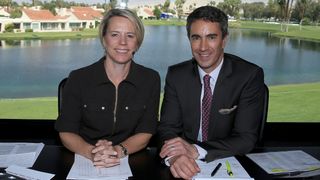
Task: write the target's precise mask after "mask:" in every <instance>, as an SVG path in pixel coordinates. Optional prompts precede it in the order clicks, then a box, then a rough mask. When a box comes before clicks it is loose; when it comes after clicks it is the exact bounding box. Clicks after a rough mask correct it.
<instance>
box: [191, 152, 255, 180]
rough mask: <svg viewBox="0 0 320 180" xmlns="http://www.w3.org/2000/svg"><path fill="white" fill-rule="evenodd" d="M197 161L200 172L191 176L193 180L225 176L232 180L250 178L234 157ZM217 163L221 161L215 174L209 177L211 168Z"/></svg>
mask: <svg viewBox="0 0 320 180" xmlns="http://www.w3.org/2000/svg"><path fill="white" fill-rule="evenodd" d="M226 162H229V164H230V167H231V170H232V173H233V176H229V174H228V173H227V167H226ZM197 163H198V165H199V167H200V169H201V172H200V173H198V174H197V175H196V176H194V177H193V179H195V180H196V179H202V180H203V179H226V178H232V179H234V180H236V179H237V180H242V179H243V180H244V179H252V178H251V177H250V176H249V174H248V173H247V172H246V170H245V169H244V168H243V167H242V165H241V164H240V162H239V161H238V160H237V159H236V158H235V157H228V158H223V159H218V160H215V161H212V162H209V163H206V162H203V161H197ZM219 163H221V164H222V166H221V167H220V168H219V170H218V171H217V172H216V174H215V175H214V176H213V177H211V172H212V170H213V169H214V168H215V167H216V166H217V165H218V164H219Z"/></svg>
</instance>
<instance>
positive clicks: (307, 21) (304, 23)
mask: <svg viewBox="0 0 320 180" xmlns="http://www.w3.org/2000/svg"><path fill="white" fill-rule="evenodd" d="M302 25H311V20H310V19H309V18H307V17H305V18H303V19H302Z"/></svg>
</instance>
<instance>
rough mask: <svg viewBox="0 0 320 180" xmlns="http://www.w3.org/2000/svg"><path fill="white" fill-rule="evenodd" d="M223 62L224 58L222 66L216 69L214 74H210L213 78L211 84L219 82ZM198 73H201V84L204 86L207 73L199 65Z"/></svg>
mask: <svg viewBox="0 0 320 180" xmlns="http://www.w3.org/2000/svg"><path fill="white" fill-rule="evenodd" d="M223 60H224V58H222V60H221V62H220V64H219V65H218V66H217V68H215V69H214V70H213V71H212V72H210V73H209V75H210V77H211V79H210V82H214V81H217V79H218V75H219V72H220V70H221V67H222V64H223ZM198 71H199V75H200V81H201V84H203V77H204V76H205V75H206V74H207V73H206V72H205V71H204V70H203V69H202V68H201V67H200V66H199V65H198Z"/></svg>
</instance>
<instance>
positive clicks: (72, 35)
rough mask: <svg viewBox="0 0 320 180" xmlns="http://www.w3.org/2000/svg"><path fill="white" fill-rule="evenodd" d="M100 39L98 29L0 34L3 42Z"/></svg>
mask: <svg viewBox="0 0 320 180" xmlns="http://www.w3.org/2000/svg"><path fill="white" fill-rule="evenodd" d="M93 37H98V29H85V30H83V31H73V32H27V33H0V39H1V40H22V39H23V40H28V39H30V40H31V39H81V38H93Z"/></svg>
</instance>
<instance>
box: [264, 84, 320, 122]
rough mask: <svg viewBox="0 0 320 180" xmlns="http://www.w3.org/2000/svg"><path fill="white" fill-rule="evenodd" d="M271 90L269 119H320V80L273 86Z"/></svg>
mask: <svg viewBox="0 0 320 180" xmlns="http://www.w3.org/2000/svg"><path fill="white" fill-rule="evenodd" d="M269 90H270V95H269V97H270V98H269V113H268V121H272V122H319V121H320V113H319V112H320V111H319V108H320V82H319V83H308V84H293V85H281V86H271V87H269Z"/></svg>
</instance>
